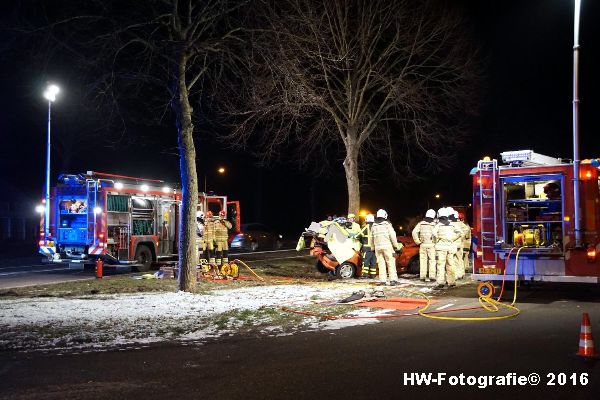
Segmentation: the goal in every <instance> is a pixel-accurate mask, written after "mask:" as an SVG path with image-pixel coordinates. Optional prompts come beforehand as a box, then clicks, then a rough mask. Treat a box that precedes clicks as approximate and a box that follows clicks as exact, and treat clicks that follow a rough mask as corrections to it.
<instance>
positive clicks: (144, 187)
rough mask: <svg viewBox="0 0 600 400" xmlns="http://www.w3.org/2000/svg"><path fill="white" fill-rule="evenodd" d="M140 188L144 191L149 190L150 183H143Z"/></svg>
mask: <svg viewBox="0 0 600 400" xmlns="http://www.w3.org/2000/svg"><path fill="white" fill-rule="evenodd" d="M140 189H142V192H147V191H148V189H149V187H148V185H142V186H140Z"/></svg>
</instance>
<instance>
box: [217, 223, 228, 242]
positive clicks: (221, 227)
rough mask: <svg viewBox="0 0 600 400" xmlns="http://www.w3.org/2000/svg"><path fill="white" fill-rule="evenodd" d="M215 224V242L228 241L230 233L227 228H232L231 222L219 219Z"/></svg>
mask: <svg viewBox="0 0 600 400" xmlns="http://www.w3.org/2000/svg"><path fill="white" fill-rule="evenodd" d="M214 226H215V242H227V240H229V235H228V232H227V230H228V229H231V227H232V225H231V222H229V221H227V220H226V219H218V220H216V221H215V222H214Z"/></svg>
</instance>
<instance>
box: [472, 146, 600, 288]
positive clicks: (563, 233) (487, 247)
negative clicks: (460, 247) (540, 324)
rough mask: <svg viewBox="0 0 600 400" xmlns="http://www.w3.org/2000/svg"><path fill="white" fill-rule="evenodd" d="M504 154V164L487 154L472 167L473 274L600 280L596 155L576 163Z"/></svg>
mask: <svg viewBox="0 0 600 400" xmlns="http://www.w3.org/2000/svg"><path fill="white" fill-rule="evenodd" d="M501 156H502V162H503V165H498V161H497V160H496V159H490V158H488V157H486V158H484V159H483V160H480V161H478V163H477V167H476V168H473V170H472V171H471V175H472V178H473V246H474V251H475V260H474V268H473V277H474V279H475V280H478V281H482V282H486V281H487V282H493V281H500V280H504V279H506V280H518V281H521V282H527V281H547V282H588V283H598V282H599V281H600V262H599V260H598V258H597V257H596V255H597V253H598V251H599V250H600V238H599V229H600V192H599V180H598V170H599V166H600V163H599V162H598V160H597V159H594V160H583V161H581V163H580V164H579V165H578V167H577V168H576V169H574V167H573V162H572V161H571V160H563V159H560V158H553V157H548V156H544V155H541V154H538V153H535V152H533V151H532V150H522V151H507V152H504V153H501ZM574 170H578V171H579V177H578V178H579V182H578V185H579V191H578V192H579V193H578V194H579V199H580V200H579V201H578V197H577V196H574V194H575V189H574V187H575V186H574V183H573V175H574ZM578 203H579V204H580V207H579V209H578V210H577V211H578V212H576V210H575V204H578ZM577 215H579V229H577V226H578V224H575V218H576V216H577ZM578 236H579V237H578ZM480 287H481V285H480ZM490 287H491V286H490ZM491 290H493V289H491Z"/></svg>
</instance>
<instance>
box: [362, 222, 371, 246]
mask: <svg viewBox="0 0 600 400" xmlns="http://www.w3.org/2000/svg"><path fill="white" fill-rule="evenodd" d="M360 242H361V243H362V247H363V249H366V248H369V249H371V250H373V232H371V224H370V223H366V224H365V226H363V228H362V229H361V230H360Z"/></svg>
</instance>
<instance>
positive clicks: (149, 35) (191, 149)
mask: <svg viewBox="0 0 600 400" xmlns="http://www.w3.org/2000/svg"><path fill="white" fill-rule="evenodd" d="M241 4H242V2H235V1H231V2H230V1H228V0H213V1H201V0H94V1H88V2H85V3H82V4H80V3H79V2H69V1H64V2H57V3H56V4H52V7H50V5H48V8H47V9H45V8H44V7H45V4H44V3H40V4H38V8H35V10H36V11H35V13H34V15H33V17H34V18H33V19H34V20H36V24H37V25H38V26H37V27H29V28H28V29H21V31H22V32H23V33H25V34H26V37H27V38H28V40H31V39H32V38H33V37H36V36H35V34H36V33H37V34H39V35H38V36H37V38H38V40H40V41H43V42H41V43H42V44H43V45H44V48H45V49H47V51H46V52H45V53H44V56H45V59H46V60H45V61H46V62H47V63H52V62H57V60H58V62H61V63H62V64H63V65H64V64H66V65H68V67H67V66H66V65H65V67H67V68H70V69H71V70H75V69H77V70H79V71H80V73H81V74H82V76H83V77H82V78H81V80H82V81H83V82H85V83H86V84H87V85H88V86H87V89H88V92H87V93H88V98H87V101H90V102H92V101H94V104H96V106H97V108H98V110H99V111H100V112H102V113H103V116H104V119H105V120H106V121H110V122H111V123H108V124H107V126H111V127H113V126H114V124H112V122H114V121H115V120H116V121H119V122H120V123H121V124H122V127H123V129H126V128H127V125H128V123H130V122H131V121H136V119H138V118H143V119H145V120H146V121H147V120H149V119H153V120H155V121H157V122H162V121H163V120H165V119H167V120H169V119H170V120H171V121H173V122H174V124H175V127H176V134H177V143H178V155H179V160H180V163H179V164H180V178H181V195H182V207H181V215H180V224H179V226H180V228H179V248H178V251H179V274H178V276H179V281H178V288H179V290H183V291H192V290H194V289H195V286H196V263H197V259H198V257H197V249H196V244H195V238H196V210H197V204H198V179H197V173H196V147H195V144H194V134H195V133H196V132H195V127H194V122H193V121H194V115H195V113H196V114H198V112H199V111H200V110H201V107H200V102H201V101H206V100H207V99H208V98H209V95H210V90H211V86H210V85H209V84H210V82H211V81H212V80H214V79H217V78H218V74H220V73H221V71H222V68H223V63H224V60H226V59H227V58H228V57H229V55H230V54H231V53H230V52H229V45H230V44H231V42H233V41H236V40H238V34H239V31H238V29H236V28H229V26H230V25H229V23H228V18H229V17H230V16H231V15H232V14H233V13H235V12H237V11H236V10H238V9H239V7H240V6H241ZM26 9H27V10H31V9H32V8H28V7H26V6H24V5H23V4H21V3H20V2H19V10H18V11H19V12H24V10H26ZM29 17H32V16H31V15H29ZM209 76H210V78H211V79H207V78H208V77H209ZM194 104H196V106H194ZM106 110H109V111H106ZM169 110H170V115H171V116H172V118H169ZM155 117H156V118H155ZM196 117H198V115H196Z"/></svg>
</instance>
